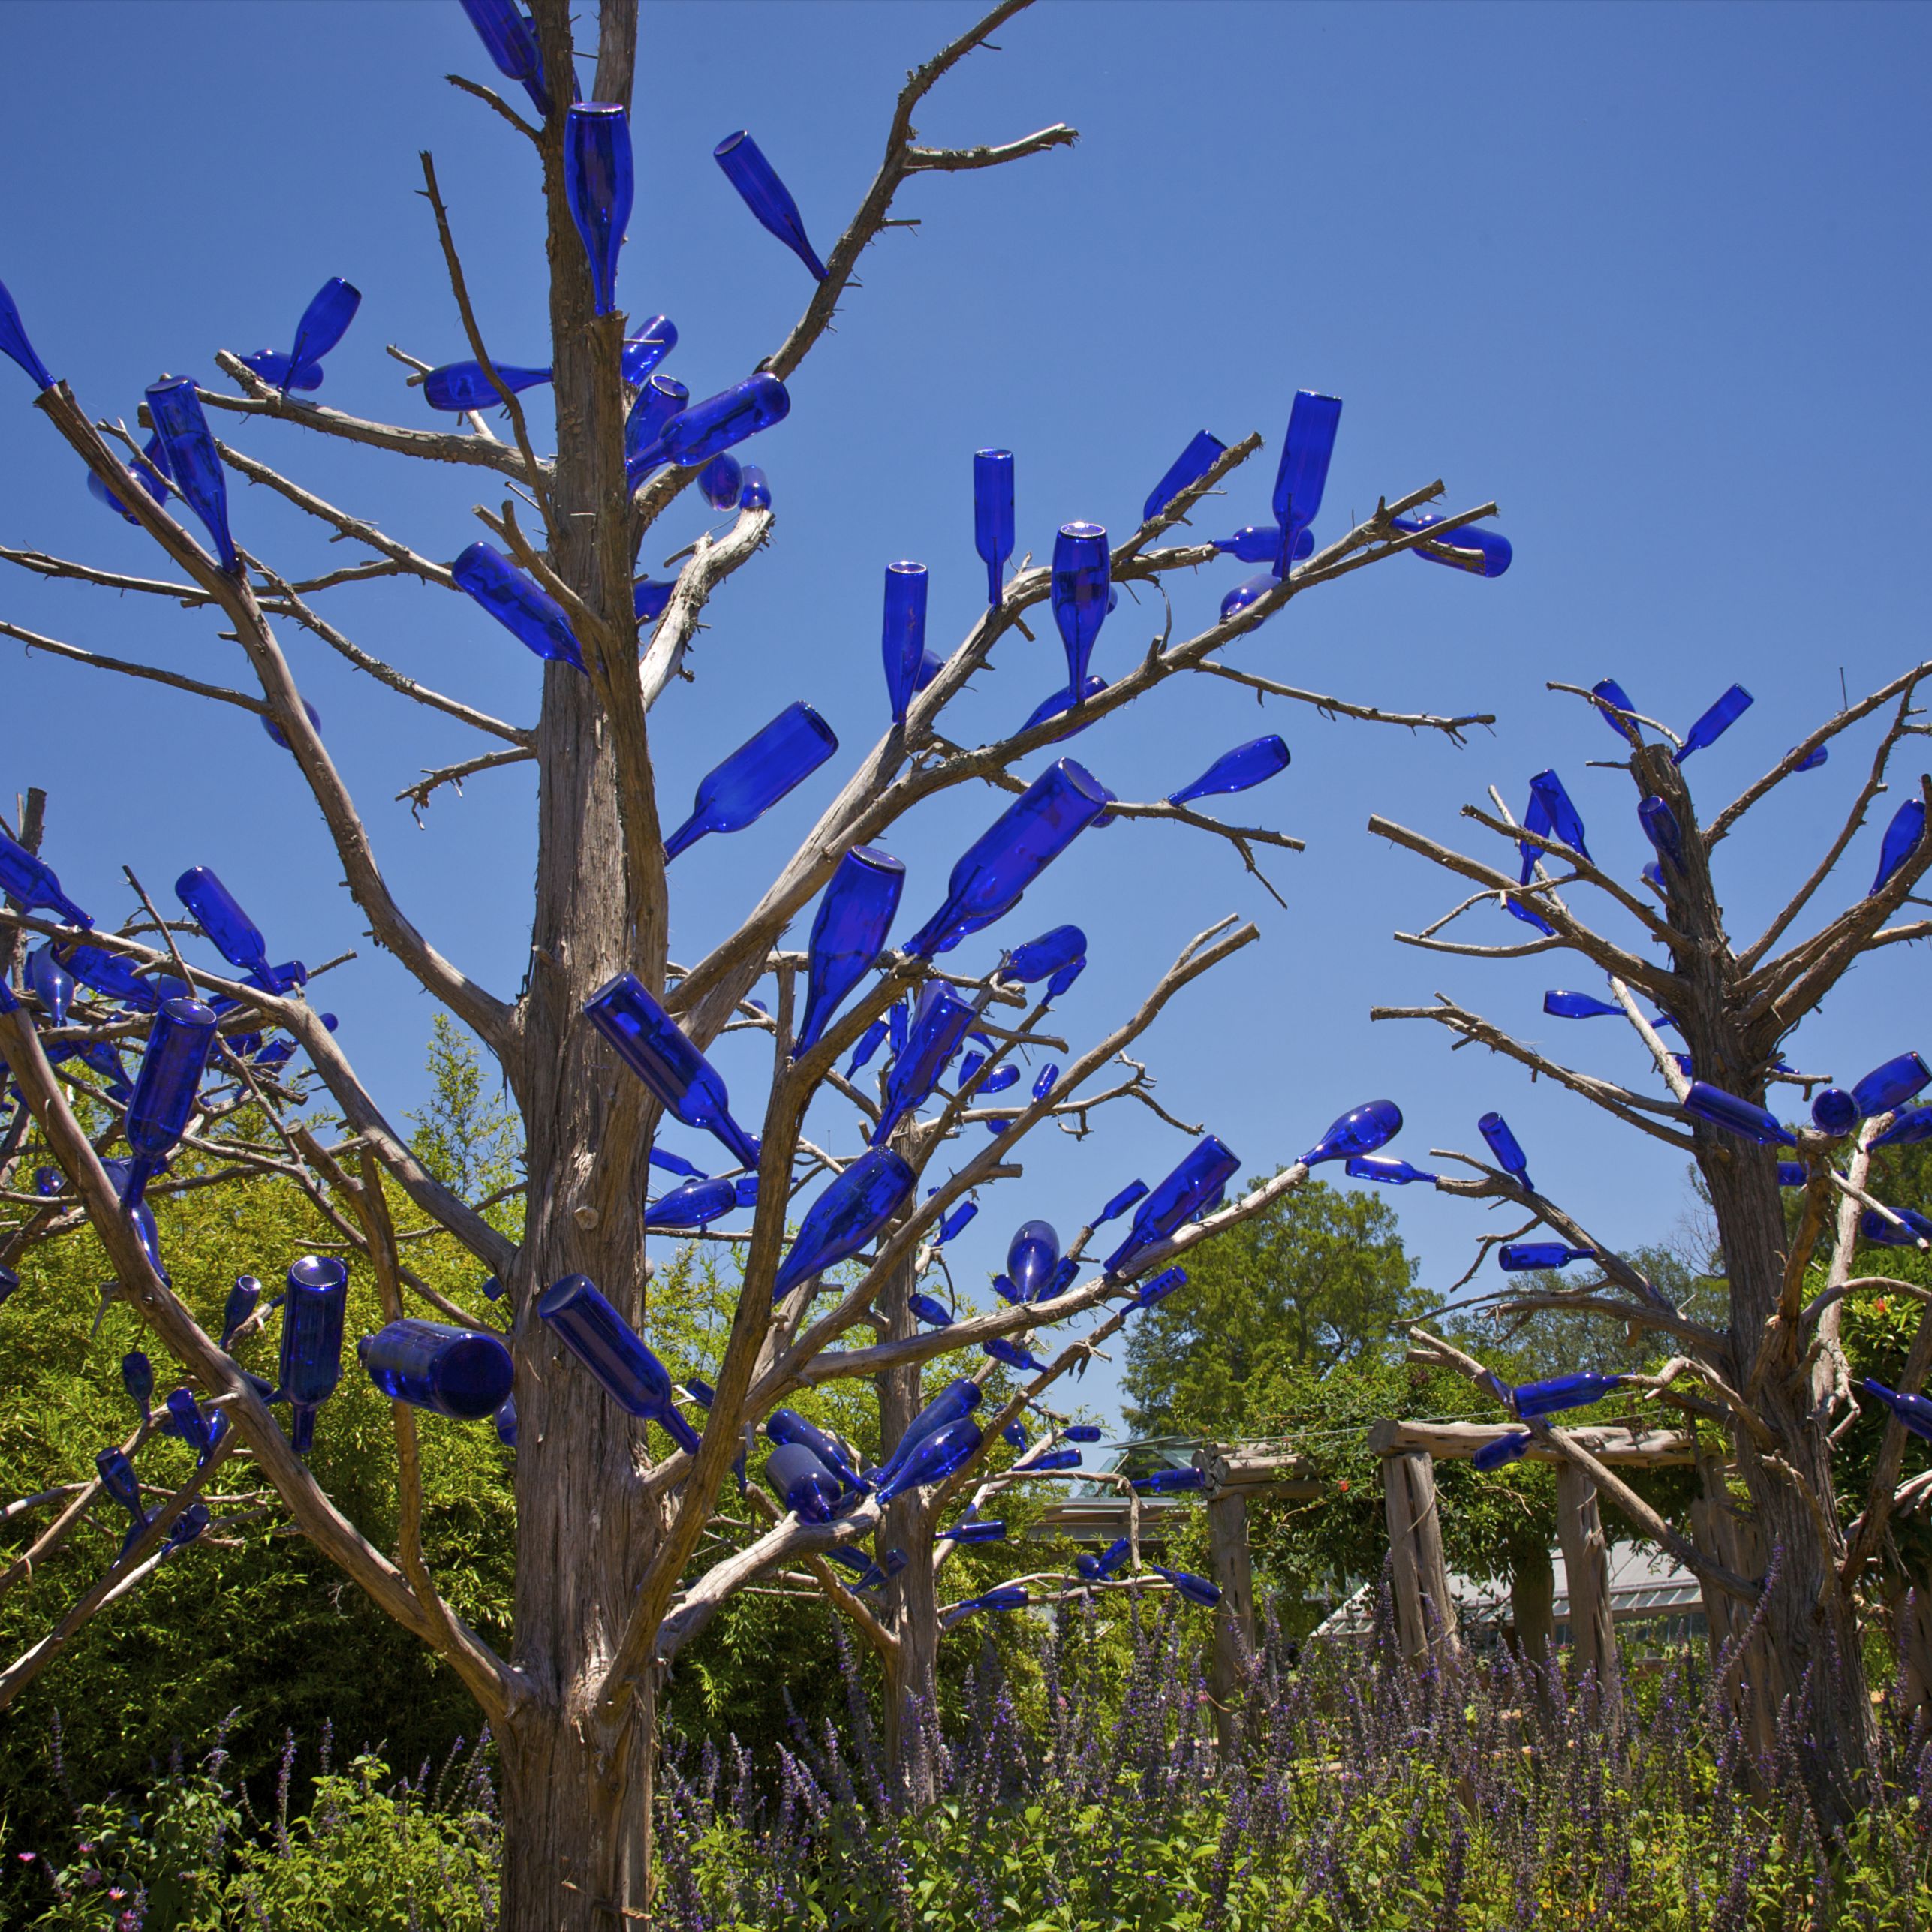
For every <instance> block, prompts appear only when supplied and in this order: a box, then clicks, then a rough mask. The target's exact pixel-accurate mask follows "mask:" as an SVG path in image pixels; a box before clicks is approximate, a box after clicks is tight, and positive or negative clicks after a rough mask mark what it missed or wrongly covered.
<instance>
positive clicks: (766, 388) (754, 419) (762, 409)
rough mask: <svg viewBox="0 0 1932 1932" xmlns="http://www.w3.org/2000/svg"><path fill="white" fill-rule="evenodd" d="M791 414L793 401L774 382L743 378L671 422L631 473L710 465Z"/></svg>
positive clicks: (771, 378)
mask: <svg viewBox="0 0 1932 1932" xmlns="http://www.w3.org/2000/svg"><path fill="white" fill-rule="evenodd" d="M656 380H658V378H655V377H653V378H652V381H656ZM791 408H792V399H791V398H790V396H789V395H787V393H786V391H785V386H784V384H783V383H781V381H779V380H778V378H777V377H776V376H775V375H764V374H763V373H760V374H759V375H752V376H747V377H746V378H745V380H744V381H742V382H735V383H733V384H732V385H731V387H730V388H729V389H721V390H719V391H718V393H717V394H716V395H715V396H706V398H705V399H704V400H703V402H694V403H693V404H692V405H691V406H690V408H688V409H685V410H682V411H679V414H677V415H676V416H673V417H672V418H671V419H670V421H669V422H668V423H666V424H665V425H664V428H663V429H661V431H660V432H658V436H657V438H656V439H655V441H653V442H652V443H651V444H649V445H648V446H646V447H645V448H643V449H641V450H639V451H638V452H637V454H636V456H635V457H634V458H633V459H632V463H631V465H630V467H631V468H634V469H636V471H639V473H641V472H642V471H645V470H647V469H650V468H654V467H655V465H658V464H659V463H682V464H685V465H694V464H697V463H704V462H709V461H710V460H711V459H712V457H713V456H716V455H717V454H718V452H719V451H720V450H729V449H732V448H734V447H736V445H737V444H740V443H742V442H743V441H745V438H747V437H748V436H755V435H757V434H758V432H760V430H761V429H770V428H771V427H772V426H773V425H774V424H775V423H782V422H783V421H784V420H785V418H786V417H787V416H789V415H790V414H791Z"/></svg>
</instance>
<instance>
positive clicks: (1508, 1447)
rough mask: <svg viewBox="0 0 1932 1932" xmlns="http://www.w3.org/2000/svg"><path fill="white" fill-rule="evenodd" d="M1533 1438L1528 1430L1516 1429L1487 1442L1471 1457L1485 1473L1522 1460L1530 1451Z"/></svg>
mask: <svg viewBox="0 0 1932 1932" xmlns="http://www.w3.org/2000/svg"><path fill="white" fill-rule="evenodd" d="M1530 1440H1531V1438H1530V1435H1529V1434H1528V1433H1527V1431H1522V1430H1518V1431H1513V1432H1512V1433H1511V1434H1509V1435H1506V1436H1498V1437H1497V1439H1496V1440H1494V1442H1493V1443H1484V1444H1483V1445H1482V1447H1481V1448H1480V1449H1478V1450H1477V1451H1476V1453H1475V1455H1473V1456H1471V1457H1470V1461H1471V1462H1473V1464H1475V1465H1476V1468H1477V1469H1478V1470H1481V1471H1482V1472H1483V1473H1485V1474H1487V1473H1489V1472H1491V1471H1492V1470H1498V1469H1501V1468H1503V1467H1505V1466H1506V1464H1509V1463H1512V1462H1518V1461H1521V1459H1522V1458H1523V1457H1524V1455H1526V1454H1527V1452H1528V1450H1529V1447H1530Z"/></svg>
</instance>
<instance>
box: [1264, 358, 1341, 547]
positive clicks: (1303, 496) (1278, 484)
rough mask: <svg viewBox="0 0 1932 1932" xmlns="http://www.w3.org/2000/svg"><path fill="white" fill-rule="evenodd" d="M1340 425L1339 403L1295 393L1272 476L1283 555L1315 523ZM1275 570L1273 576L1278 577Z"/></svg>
mask: <svg viewBox="0 0 1932 1932" xmlns="http://www.w3.org/2000/svg"><path fill="white" fill-rule="evenodd" d="M1340 424H1341V398H1340V397H1339V396H1322V395H1319V394H1317V392H1316V391H1314V390H1309V389H1302V390H1296V392H1295V401H1294V405H1293V407H1292V408H1290V411H1289V412H1288V434H1287V436H1286V439H1285V440H1284V441H1283V444H1282V447H1281V466H1280V468H1279V469H1278V470H1277V471H1276V472H1275V476H1274V498H1273V503H1274V520H1275V522H1277V524H1279V525H1281V527H1282V528H1283V531H1285V532H1286V551H1285V552H1284V555H1286V554H1287V553H1290V552H1293V548H1294V545H1295V542H1296V538H1298V537H1299V536H1300V535H1301V534H1302V531H1304V530H1305V529H1307V528H1308V526H1309V525H1311V523H1313V522H1314V520H1315V517H1316V515H1317V512H1318V511H1320V509H1321V507H1322V493H1323V491H1324V490H1325V489H1326V488H1327V487H1328V480H1329V458H1330V457H1332V456H1333V455H1334V454H1335V431H1336V429H1338V427H1339V426H1340ZM1280 574H1281V573H1280V569H1279V567H1277V570H1276V575H1277V576H1279V575H1280Z"/></svg>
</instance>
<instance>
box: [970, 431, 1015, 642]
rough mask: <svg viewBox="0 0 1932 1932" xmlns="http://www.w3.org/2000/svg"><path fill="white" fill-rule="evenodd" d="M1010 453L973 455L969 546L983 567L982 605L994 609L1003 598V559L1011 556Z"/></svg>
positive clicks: (993, 451)
mask: <svg viewBox="0 0 1932 1932" xmlns="http://www.w3.org/2000/svg"><path fill="white" fill-rule="evenodd" d="M1013 528H1014V526H1013V452H1012V450H975V451H974V454H973V543H974V548H975V549H977V550H978V552H979V553H980V561H982V562H983V563H984V564H985V565H986V603H987V606H988V608H989V609H993V610H998V609H999V607H1000V605H1001V602H1002V601H1003V600H1004V597H1005V588H1004V579H1005V573H1006V564H1007V558H1009V557H1010V556H1011V555H1013Z"/></svg>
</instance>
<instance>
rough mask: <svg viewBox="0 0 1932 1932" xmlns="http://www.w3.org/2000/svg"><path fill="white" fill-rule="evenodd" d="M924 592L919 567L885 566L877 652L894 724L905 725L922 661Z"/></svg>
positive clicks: (922, 567) (923, 572)
mask: <svg viewBox="0 0 1932 1932" xmlns="http://www.w3.org/2000/svg"><path fill="white" fill-rule="evenodd" d="M926 590H927V579H926V570H925V565H924V564H912V563H898V564H887V565H886V612H885V622H884V626H883V631H882V633H881V637H880V652H881V654H882V655H883V658H884V659H885V665H886V697H887V699H888V700H889V702H890V703H891V705H892V722H893V723H894V724H904V722H905V721H906V706H907V705H909V704H910V703H912V700H913V691H914V689H915V688H916V686H917V684H918V682H919V666H920V664H922V662H923V661H925V601H926Z"/></svg>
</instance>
